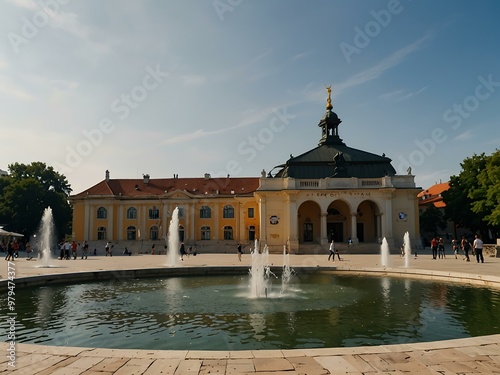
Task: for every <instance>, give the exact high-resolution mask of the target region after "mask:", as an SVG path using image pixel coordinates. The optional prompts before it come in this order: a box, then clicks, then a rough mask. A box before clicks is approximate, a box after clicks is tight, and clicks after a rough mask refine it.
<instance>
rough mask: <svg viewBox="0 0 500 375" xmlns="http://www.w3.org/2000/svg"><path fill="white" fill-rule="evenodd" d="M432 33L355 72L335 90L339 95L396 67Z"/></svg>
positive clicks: (336, 86)
mask: <svg viewBox="0 0 500 375" xmlns="http://www.w3.org/2000/svg"><path fill="white" fill-rule="evenodd" d="M429 37H430V34H427V35H426V36H424V37H422V38H420V39H418V40H417V41H415V42H413V43H411V44H409V45H407V46H406V47H403V48H401V49H400V50H398V51H396V52H394V53H393V54H392V55H391V56H389V57H387V58H385V59H383V60H382V61H381V62H380V63H378V64H377V65H375V66H372V67H371V68H368V69H366V70H364V71H362V72H360V73H358V74H355V75H354V76H352V77H351V78H349V79H348V80H346V81H344V82H341V83H339V84H337V85H335V92H336V94H337V95H339V94H340V93H341V92H342V91H343V90H346V89H349V88H351V87H354V86H359V85H362V84H364V83H366V82H369V81H372V80H374V79H376V78H378V77H380V76H381V75H382V74H384V73H385V71H386V70H389V69H391V68H394V67H395V66H398V65H399V64H401V63H402V62H403V61H405V60H406V58H407V57H408V56H410V55H411V54H412V53H414V52H415V51H417V50H418V49H419V48H420V47H421V45H422V44H423V43H424V42H425V41H426V40H427V39H429Z"/></svg>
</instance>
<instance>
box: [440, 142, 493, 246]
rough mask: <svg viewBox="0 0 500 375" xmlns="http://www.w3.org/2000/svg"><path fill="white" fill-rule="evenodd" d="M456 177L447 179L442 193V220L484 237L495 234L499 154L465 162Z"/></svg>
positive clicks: (483, 155) (468, 159)
mask: <svg viewBox="0 0 500 375" xmlns="http://www.w3.org/2000/svg"><path fill="white" fill-rule="evenodd" d="M460 166H461V167H462V171H461V172H460V173H459V175H458V176H451V177H450V189H448V190H447V191H445V192H443V200H444V202H445V204H446V209H445V217H446V218H447V219H450V220H452V221H454V222H455V224H457V225H458V226H460V227H463V228H468V229H469V230H471V231H472V232H479V233H481V235H482V236H483V237H484V238H489V236H490V233H491V234H493V236H494V237H495V236H497V235H498V232H499V231H498V229H499V227H500V220H499V219H500V151H498V150H497V151H496V152H495V153H494V154H493V155H491V156H486V155H485V154H484V153H482V154H480V155H476V154H474V155H473V156H472V157H470V158H467V159H465V160H464V161H463V162H462V163H461V164H460Z"/></svg>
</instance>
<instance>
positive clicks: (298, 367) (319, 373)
mask: <svg viewBox="0 0 500 375" xmlns="http://www.w3.org/2000/svg"><path fill="white" fill-rule="evenodd" d="M287 359H288V361H289V362H290V363H291V364H292V365H293V367H294V368H295V371H297V373H299V374H303V375H323V374H329V371H328V370H327V369H325V368H324V367H323V366H322V365H321V364H319V362H317V361H316V360H315V359H314V358H313V357H291V358H287Z"/></svg>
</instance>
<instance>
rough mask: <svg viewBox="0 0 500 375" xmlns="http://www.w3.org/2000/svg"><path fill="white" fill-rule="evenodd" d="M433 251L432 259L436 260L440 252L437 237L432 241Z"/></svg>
mask: <svg viewBox="0 0 500 375" xmlns="http://www.w3.org/2000/svg"><path fill="white" fill-rule="evenodd" d="M431 250H432V259H436V258H437V251H438V242H437V240H436V237H433V238H432V240H431Z"/></svg>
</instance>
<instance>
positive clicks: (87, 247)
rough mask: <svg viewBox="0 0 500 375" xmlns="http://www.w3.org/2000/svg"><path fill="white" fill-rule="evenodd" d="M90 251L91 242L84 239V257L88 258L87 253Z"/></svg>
mask: <svg viewBox="0 0 500 375" xmlns="http://www.w3.org/2000/svg"><path fill="white" fill-rule="evenodd" d="M88 252H89V244H88V243H87V241H83V245H82V259H84V257H85V259H87V255H88Z"/></svg>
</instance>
